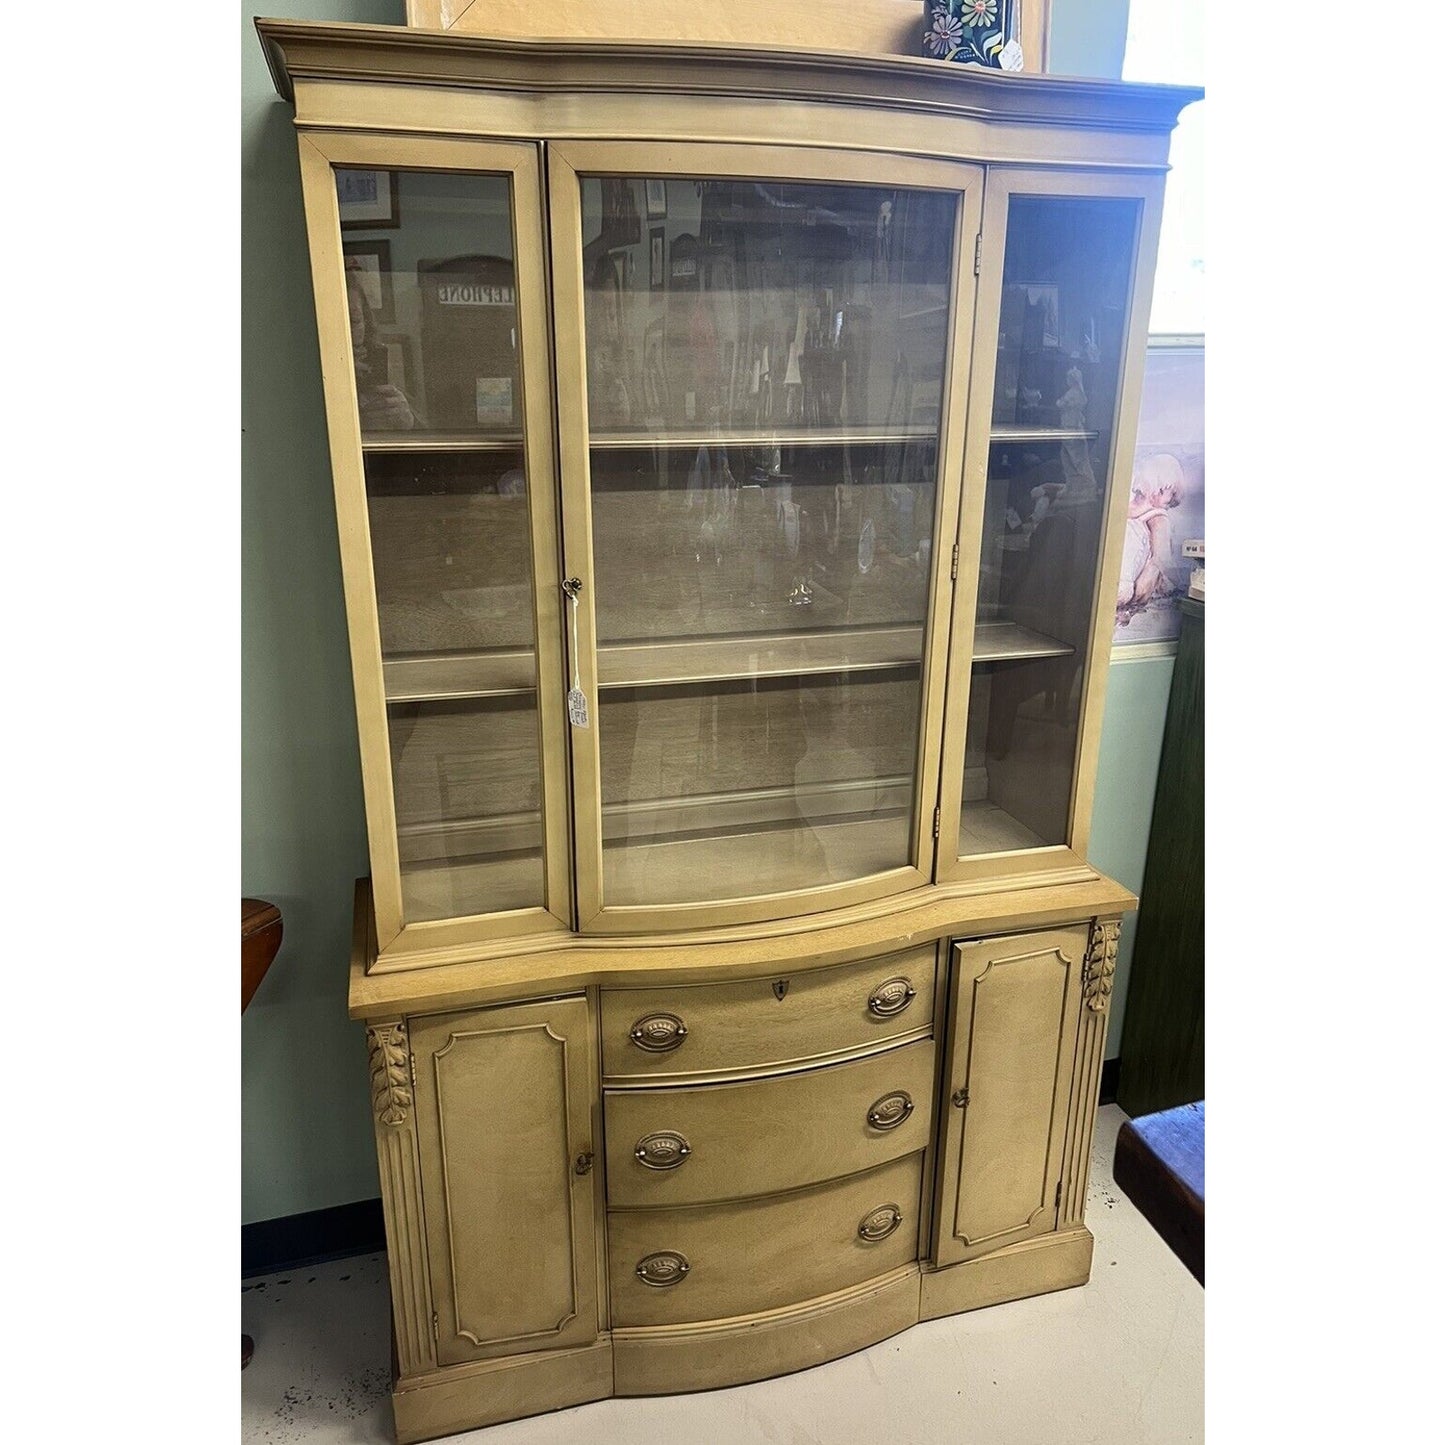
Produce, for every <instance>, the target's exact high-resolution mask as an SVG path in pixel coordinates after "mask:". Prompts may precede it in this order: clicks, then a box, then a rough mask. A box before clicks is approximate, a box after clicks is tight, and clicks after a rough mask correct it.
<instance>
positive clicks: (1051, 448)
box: [959, 196, 1172, 855]
mask: <svg viewBox="0 0 1445 1445" xmlns="http://www.w3.org/2000/svg"><path fill="white" fill-rule="evenodd" d="M1139 211H1140V203H1139V202H1138V201H1135V200H1118V199H1099V200H1095V199H1077V198H1058V197H1046V196H1015V197H1013V198H1012V199H1011V201H1010V203H1009V213H1008V233H1007V239H1006V243H1005V251H1004V275H1003V296H1002V308H1001V312H1000V319H999V335H998V355H997V366H996V371H995V375H994V402H993V424H992V432H991V437H990V445H989V460H988V484H987V487H988V489H987V495H986V498H985V502H984V518H983V550H982V555H981V557H980V559H979V594H978V615H977V621H976V627H975V632H974V652H973V669H972V677H971V681H970V692H969V708H968V731H967V742H966V752H965V759H964V779H963V812H962V827H961V831H960V844H959V851H960V853H962V854H965V855H967V854H976V853H995V852H1003V851H1008V850H1012V849H1019V848H1037V847H1042V846H1046V845H1053V844H1063V843H1067V841H1068V830H1069V810H1070V803H1071V799H1072V796H1073V785H1074V763H1075V755H1076V751H1077V744H1078V728H1079V711H1080V698H1081V690H1082V686H1083V682H1084V664H1085V660H1086V654H1087V651H1088V639H1089V634H1090V632H1091V630H1092V622H1093V606H1094V587H1095V580H1096V575H1097V572H1098V565H1099V553H1100V549H1101V547H1102V544H1103V530H1104V506H1103V504H1104V488H1105V485H1106V483H1107V481H1108V476H1109V468H1110V465H1111V459H1112V456H1113V447H1114V441H1113V428H1114V417H1115V405H1116V401H1117V397H1118V389H1119V378H1120V369H1121V366H1122V363H1123V353H1124V346H1125V340H1126V337H1125V329H1126V326H1127V322H1128V298H1129V283H1130V275H1131V271H1132V267H1133V262H1134V248H1135V237H1136V231H1137V227H1138V220H1139ZM1148 505H1150V506H1153V505H1159V506H1169V505H1172V503H1170V502H1169V501H1168V499H1167V498H1164V499H1151V500H1150V501H1149V503H1148ZM1131 515H1132V513H1131ZM1135 525H1136V523H1135V522H1134V521H1133V520H1131V521H1130V523H1129V526H1130V528H1131V529H1133V528H1134V527H1135Z"/></svg>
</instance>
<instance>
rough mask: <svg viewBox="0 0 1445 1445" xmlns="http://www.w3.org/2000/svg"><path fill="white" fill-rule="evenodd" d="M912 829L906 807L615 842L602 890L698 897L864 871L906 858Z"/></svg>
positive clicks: (619, 901) (628, 900) (614, 898)
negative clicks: (751, 828)
mask: <svg viewBox="0 0 1445 1445" xmlns="http://www.w3.org/2000/svg"><path fill="white" fill-rule="evenodd" d="M911 833H912V825H911V821H910V818H909V815H908V812H907V811H906V810H903V811H900V812H898V813H896V814H891V815H888V816H885V817H872V818H862V819H853V820H848V821H843V820H840V821H820V822H813V821H810V820H806V819H805V820H800V821H798V822H796V823H794V824H793V825H792V826H791V827H775V828H759V829H756V830H754V831H750V832H739V833H729V834H725V835H722V836H713V837H703V838H684V839H674V840H669V841H666V842H655V843H633V844H627V845H624V844H622V843H612V844H609V845H608V846H607V847H605V848H604V850H603V855H602V874H603V898H604V899H605V900H606V902H608V903H609V904H612V905H614V906H618V905H620V906H626V905H628V904H638V903H644V902H645V903H647V904H649V905H653V906H656V905H659V904H668V903H697V902H710V901H712V900H714V899H726V898H745V897H750V896H752V895H753V894H756V893H760V892H768V893H773V892H779V893H781V892H788V891H791V890H793V889H799V888H812V887H818V886H820V885H823V884H827V883H833V882H840V881H842V880H845V879H853V878H866V877H868V876H869V875H870V874H874V873H884V872H886V871H888V870H889V869H890V868H901V867H904V866H906V865H907V864H908V863H909V862H910V861H911V858H910V855H911V852H912V838H911Z"/></svg>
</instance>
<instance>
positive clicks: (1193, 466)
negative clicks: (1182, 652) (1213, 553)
mask: <svg viewBox="0 0 1445 1445" xmlns="http://www.w3.org/2000/svg"><path fill="white" fill-rule="evenodd" d="M1124 527H1125V531H1124V555H1123V559H1122V562H1121V566H1120V573H1119V589H1118V596H1117V599H1116V601H1115V605H1114V645H1115V646H1116V647H1118V646H1120V645H1121V644H1135V643H1142V642H1153V643H1172V642H1175V641H1177V640H1178V637H1179V621H1180V613H1179V602H1180V599H1181V598H1183V597H1186V596H1187V595H1188V593H1189V578H1190V574H1191V573H1192V572H1193V571H1194V565H1195V564H1194V562H1193V560H1192V559H1191V558H1188V557H1186V556H1185V555H1184V552H1183V546H1184V543H1185V542H1189V541H1195V540H1198V541H1203V539H1204V338H1203V337H1202V336H1151V337H1150V338H1149V347H1148V350H1147V351H1146V352H1145V355H1144V389H1143V394H1142V396H1141V398H1140V403H1139V435H1138V439H1137V441H1136V443H1135V447H1134V465H1133V473H1132V476H1131V479H1130V487H1129V508H1128V517H1127V519H1126V521H1125V523H1124Z"/></svg>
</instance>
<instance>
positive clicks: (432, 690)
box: [381, 648, 537, 702]
mask: <svg viewBox="0 0 1445 1445" xmlns="http://www.w3.org/2000/svg"><path fill="white" fill-rule="evenodd" d="M381 670H382V676H383V677H384V679H385V685H386V700H387V701H388V702H442V701H447V700H451V699H462V698H469V697H476V698H482V697H517V696H520V695H521V694H523V693H529V692H535V691H536V687H537V659H536V655H535V654H534V653H533V652H532V650H531V649H530V648H525V649H518V650H515V651H505V652H502V651H497V652H455V653H444V654H440V655H438V656H435V657H399V658H390V659H387V660H384V661H383V662H382V664H381Z"/></svg>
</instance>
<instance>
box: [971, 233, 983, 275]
mask: <svg viewBox="0 0 1445 1445" xmlns="http://www.w3.org/2000/svg"><path fill="white" fill-rule="evenodd" d="M982 265H983V232H982V231H980V232H979V233H978V235H976V236H975V237H974V238H973V274H974V275H975V276H977V275H978V273H979V269H980V267H981V266H982Z"/></svg>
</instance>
